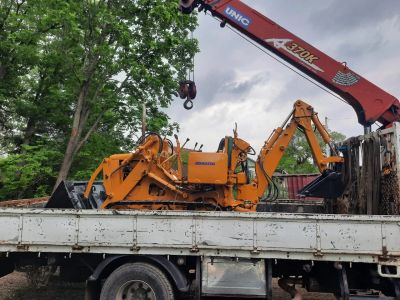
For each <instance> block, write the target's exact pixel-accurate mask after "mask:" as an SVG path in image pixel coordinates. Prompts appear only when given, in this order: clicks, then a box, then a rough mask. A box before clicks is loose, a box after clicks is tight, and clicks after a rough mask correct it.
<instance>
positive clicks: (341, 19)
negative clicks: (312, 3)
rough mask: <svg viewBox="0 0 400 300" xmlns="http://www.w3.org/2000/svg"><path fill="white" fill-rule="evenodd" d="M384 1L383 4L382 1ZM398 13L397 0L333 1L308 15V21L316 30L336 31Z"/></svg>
mask: <svg viewBox="0 0 400 300" xmlns="http://www.w3.org/2000/svg"><path fill="white" fill-rule="evenodd" d="M382 2H384V4H383V3H382ZM399 15H400V1H398V0H385V1H376V0H347V1H333V2H331V4H330V5H329V6H328V7H326V8H324V9H320V10H318V11H315V12H314V13H313V14H312V15H311V16H310V23H312V24H313V25H314V26H315V29H316V30H319V31H322V32H324V31H326V30H327V29H329V30H330V31H331V30H332V29H335V30H336V31H337V32H339V31H340V32H343V31H349V30H350V31H351V30H353V29H354V28H360V27H364V26H371V25H376V24H378V23H380V22H382V20H385V19H390V18H393V17H395V16H399Z"/></svg>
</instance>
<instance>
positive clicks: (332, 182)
mask: <svg viewBox="0 0 400 300" xmlns="http://www.w3.org/2000/svg"><path fill="white" fill-rule="evenodd" d="M344 189H345V186H344V183H343V181H342V174H341V173H339V172H335V171H332V170H326V171H324V172H323V173H322V174H321V176H319V177H317V178H316V179H315V180H313V181H312V182H310V183H309V184H307V185H306V186H305V187H303V188H302V189H301V190H300V191H299V194H300V195H301V196H305V197H317V198H337V197H340V196H341V195H342V194H343V192H344Z"/></svg>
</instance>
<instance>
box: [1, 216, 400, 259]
mask: <svg viewBox="0 0 400 300" xmlns="http://www.w3.org/2000/svg"><path fill="white" fill-rule="evenodd" d="M399 241H400V217H398V216H397V217H394V216H346V215H315V214H312V215H307V214H281V213H234V212H167V211H148V212H144V211H96V210H86V211H76V210H50V209H48V210H46V209H12V208H6V209H0V252H16V251H20V252H21V251H23V252H24V251H25V252H26V251H29V252H66V253H68V252H72V253H109V254H127V253H129V254H154V255H168V254H169V255H205V256H216V257H217V256H220V257H243V258H252V257H254V258H276V259H300V260H321V261H349V262H350V261H351V262H369V263H382V264H390V265H400V243H399Z"/></svg>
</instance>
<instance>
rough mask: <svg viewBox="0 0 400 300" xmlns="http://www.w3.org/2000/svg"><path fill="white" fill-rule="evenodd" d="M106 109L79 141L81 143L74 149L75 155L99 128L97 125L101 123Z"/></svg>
mask: <svg viewBox="0 0 400 300" xmlns="http://www.w3.org/2000/svg"><path fill="white" fill-rule="evenodd" d="M105 113H106V111H103V112H102V113H101V114H100V115H99V116H98V117H97V119H96V120H95V122H94V123H93V125H92V127H90V129H89V130H88V132H86V134H85V136H84V137H83V138H82V139H81V140H80V141H79V143H78V144H77V145H76V148H75V151H74V156H75V155H76V154H77V153H78V152H79V150H80V149H81V148H82V146H83V145H84V144H85V143H86V141H87V140H88V139H89V138H90V136H91V135H92V133H93V132H94V131H95V130H96V129H97V126H98V125H99V123H100V121H101V119H102V118H103V116H104V114H105Z"/></svg>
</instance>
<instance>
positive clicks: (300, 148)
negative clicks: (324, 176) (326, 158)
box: [278, 130, 346, 174]
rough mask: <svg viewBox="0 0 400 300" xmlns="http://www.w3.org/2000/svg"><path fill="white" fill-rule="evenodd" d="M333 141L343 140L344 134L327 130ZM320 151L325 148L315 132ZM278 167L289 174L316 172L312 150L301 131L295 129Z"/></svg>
mask: <svg viewBox="0 0 400 300" xmlns="http://www.w3.org/2000/svg"><path fill="white" fill-rule="evenodd" d="M329 133H330V135H331V137H332V140H333V141H334V142H335V143H338V142H341V141H344V140H345V139H346V136H345V135H343V134H341V133H339V132H335V131H332V132H329ZM316 135H317V138H318V141H319V144H320V146H321V149H322V151H324V150H325V144H324V143H323V141H322V138H321V136H320V135H319V134H318V133H316ZM278 169H280V170H284V171H285V172H287V173H289V174H312V173H318V168H317V167H316V166H315V164H314V161H313V156H312V152H311V149H310V146H309V145H308V142H307V139H306V137H305V135H304V133H302V132H301V131H299V130H297V131H296V134H295V136H294V137H293V139H292V141H291V142H290V144H289V146H288V148H287V149H286V150H285V154H284V156H283V157H282V159H281V161H280V164H279V166H278Z"/></svg>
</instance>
